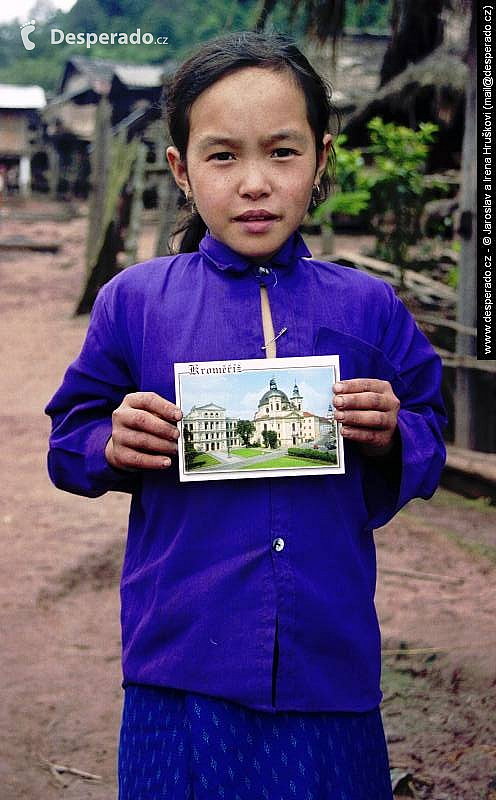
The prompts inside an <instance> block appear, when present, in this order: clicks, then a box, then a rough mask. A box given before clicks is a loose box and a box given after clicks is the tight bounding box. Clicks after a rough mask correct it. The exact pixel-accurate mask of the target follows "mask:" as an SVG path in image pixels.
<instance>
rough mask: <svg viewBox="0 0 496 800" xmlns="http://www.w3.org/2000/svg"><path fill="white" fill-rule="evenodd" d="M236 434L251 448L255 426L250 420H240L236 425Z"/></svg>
mask: <svg viewBox="0 0 496 800" xmlns="http://www.w3.org/2000/svg"><path fill="white" fill-rule="evenodd" d="M236 433H237V434H238V436H240V437H241V439H242V441H243V444H244V446H245V447H249V446H250V439H251V437H252V436H253V434H254V433H255V425H254V423H253V422H251V420H249V419H240V420H238V422H237V423H236Z"/></svg>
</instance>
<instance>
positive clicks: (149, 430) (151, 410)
mask: <svg viewBox="0 0 496 800" xmlns="http://www.w3.org/2000/svg"><path fill="white" fill-rule="evenodd" d="M181 417H182V412H181V410H180V409H179V408H178V407H177V406H175V405H174V404H173V403H170V402H169V401H168V400H165V399H164V398H163V397H160V395H158V394H155V392H133V393H132V394H127V395H126V396H125V398H124V400H123V401H122V403H121V405H120V406H119V407H118V408H116V410H115V411H114V412H113V414H112V436H111V437H110V439H109V440H108V442H107V445H106V447H105V458H106V459H107V461H108V463H109V464H110V466H112V467H114V468H115V469H124V470H140V469H166V468H167V467H170V465H171V459H170V456H171V455H174V454H175V453H177V440H178V438H179V431H178V430H177V427H176V424H175V423H176V422H177V421H178V420H180V419H181Z"/></svg>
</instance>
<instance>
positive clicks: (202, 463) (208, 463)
mask: <svg viewBox="0 0 496 800" xmlns="http://www.w3.org/2000/svg"><path fill="white" fill-rule="evenodd" d="M220 463H221V462H220V461H219V460H218V459H217V458H214V457H213V456H211V455H210V454H209V453H202V454H201V455H199V456H197V457H196V458H195V460H194V462H193V465H192V466H191V468H190V469H189V470H188V472H193V470H195V469H200V468H201V467H215V465H216V464H220Z"/></svg>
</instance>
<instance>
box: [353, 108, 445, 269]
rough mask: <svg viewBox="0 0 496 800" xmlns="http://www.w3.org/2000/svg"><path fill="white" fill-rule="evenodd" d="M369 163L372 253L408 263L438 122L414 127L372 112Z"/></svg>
mask: <svg viewBox="0 0 496 800" xmlns="http://www.w3.org/2000/svg"><path fill="white" fill-rule="evenodd" d="M367 127H368V129H369V133H370V142H371V144H370V147H369V148H368V153H369V154H370V155H371V156H372V159H373V166H372V170H371V174H370V175H369V181H370V184H369V185H370V192H371V202H370V205H371V210H372V228H373V230H374V233H375V234H376V237H377V244H376V255H378V256H379V257H380V258H384V259H385V260H386V261H392V262H393V263H395V264H399V265H403V264H405V263H406V258H407V251H408V247H409V245H411V244H413V243H414V242H415V241H417V239H418V238H419V236H420V229H419V220H420V212H421V210H422V207H423V205H424V191H425V184H424V173H425V169H426V164H427V157H428V154H429V146H430V145H431V144H432V142H433V141H434V138H435V135H436V132H437V130H438V128H437V125H433V124H432V123H430V122H422V123H420V125H419V130H418V131H414V130H412V129H411V128H406V127H404V126H402V125H395V124H394V123H392V122H388V123H385V122H384V121H383V120H382V119H380V118H379V117H375V118H374V119H372V120H371V121H370V122H369V123H368V126H367Z"/></svg>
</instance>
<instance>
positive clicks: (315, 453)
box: [288, 447, 337, 464]
mask: <svg viewBox="0 0 496 800" xmlns="http://www.w3.org/2000/svg"><path fill="white" fill-rule="evenodd" d="M288 456H298V458H308V459H310V460H312V461H326V462H328V463H329V464H337V454H336V451H335V450H334V451H332V452H330V453H329V452H326V451H324V450H312V449H311V448H306V447H288Z"/></svg>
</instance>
